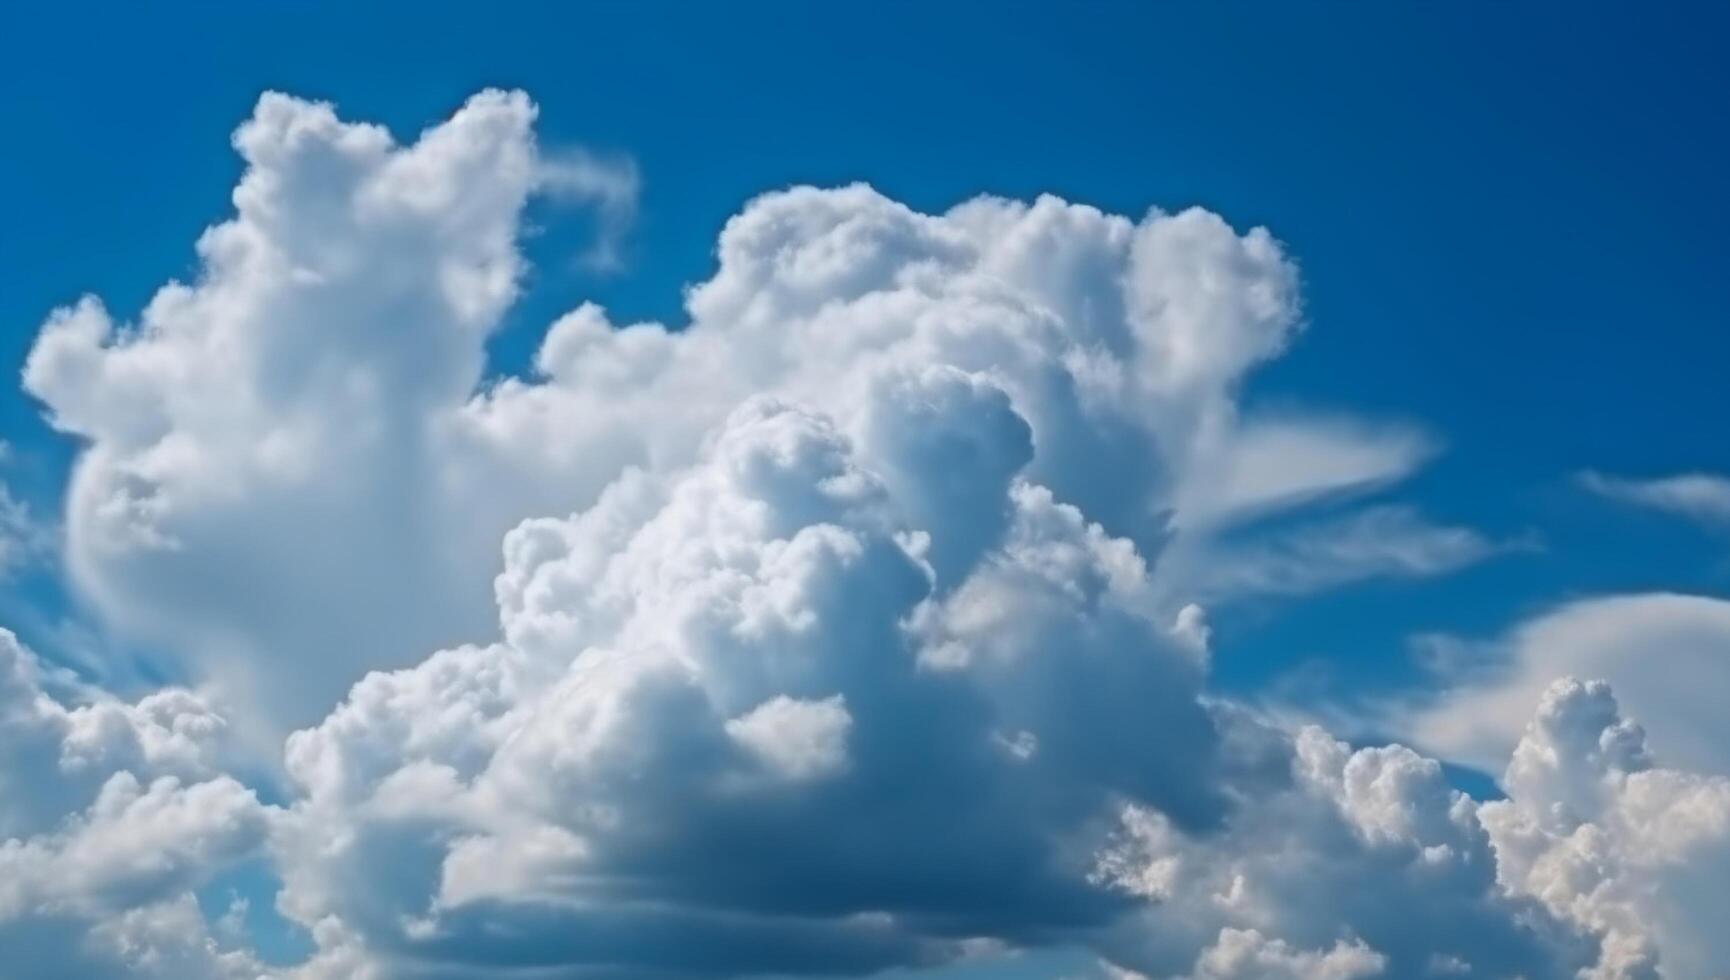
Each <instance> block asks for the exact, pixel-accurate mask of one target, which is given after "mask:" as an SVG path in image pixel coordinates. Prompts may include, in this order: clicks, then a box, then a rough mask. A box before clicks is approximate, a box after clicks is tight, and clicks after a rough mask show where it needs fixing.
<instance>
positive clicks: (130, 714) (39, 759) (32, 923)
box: [0, 630, 268, 980]
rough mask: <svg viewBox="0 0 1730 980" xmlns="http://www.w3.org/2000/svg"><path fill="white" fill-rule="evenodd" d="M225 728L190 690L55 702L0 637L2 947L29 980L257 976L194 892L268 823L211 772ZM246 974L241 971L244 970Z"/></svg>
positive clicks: (254, 803) (28, 660) (32, 663)
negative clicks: (222, 943) (209, 921)
mask: <svg viewBox="0 0 1730 980" xmlns="http://www.w3.org/2000/svg"><path fill="white" fill-rule="evenodd" d="M222 728H223V724H222V721H221V719H220V718H218V717H217V716H215V715H214V714H212V713H211V712H210V710H209V709H208V708H207V707H205V706H204V705H203V704H202V703H201V702H200V701H199V700H198V699H197V698H196V697H194V696H193V695H191V694H189V693H187V692H184V691H164V692H161V693H158V694H153V695H151V696H150V697H148V698H145V699H144V700H143V701H141V702H139V703H137V704H124V703H120V702H116V701H113V700H112V699H108V698H101V697H98V698H97V699H96V700H93V701H91V702H89V703H85V704H79V705H77V706H74V707H68V706H66V705H65V704H63V703H61V702H60V701H59V700H56V699H55V698H54V697H52V696H50V694H49V693H48V692H47V690H46V689H45V687H44V683H43V673H42V669H41V666H40V664H39V662H38V661H37V660H36V658H35V657H34V656H33V655H32V654H31V653H30V652H29V651H28V650H26V649H24V648H23V647H22V646H20V645H19V644H18V642H17V640H16V639H15V638H14V637H13V635H12V634H11V633H9V632H6V631H4V630H0V949H4V950H6V952H7V970H8V973H9V975H15V976H19V977H22V978H27V980H33V978H38V977H41V978H51V977H73V976H137V977H160V978H162V980H168V978H177V977H206V976H208V977H240V976H248V975H251V976H256V971H257V967H256V964H255V963H254V962H253V960H252V958H251V957H250V956H249V955H248V954H246V953H245V952H243V951H239V950H224V949H222V948H220V947H219V946H218V944H217V943H216V941H215V940H214V939H212V938H211V937H210V936H209V934H208V930H207V928H206V924H205V921H204V919H203V917H202V916H201V915H199V914H198V912H197V908H196V906H195V904H194V902H193V898H192V895H191V889H193V888H194V887H196V886H197V885H199V884H200V883H202V882H204V881H206V880H208V879H209V878H210V877H211V876H212V875H213V874H214V873H216V872H217V871H218V870H220V869H221V868H222V867H223V866H224V865H225V864H228V863H232V862H234V861H237V860H239V859H241V858H243V857H246V856H247V855H249V854H251V853H254V852H256V851H258V850H259V849H260V848H261V847H262V846H263V843H264V839H265V836H266V831H267V823H268V814H267V811H266V810H265V808H263V807H261V806H260V805H259V803H258V800H257V799H256V797H255V796H254V795H253V793H252V791H251V790H249V789H246V788H245V787H243V786H242V785H241V784H240V783H239V782H237V781H235V780H234V779H233V778H232V777H230V776H226V775H216V774H214V773H213V772H212V769H211V766H212V763H213V762H214V760H215V758H216V755H217V752H216V750H217V744H216V743H217V740H218V738H219V737H220V735H221V734H222ZM249 970H250V971H252V972H251V973H248V971H249Z"/></svg>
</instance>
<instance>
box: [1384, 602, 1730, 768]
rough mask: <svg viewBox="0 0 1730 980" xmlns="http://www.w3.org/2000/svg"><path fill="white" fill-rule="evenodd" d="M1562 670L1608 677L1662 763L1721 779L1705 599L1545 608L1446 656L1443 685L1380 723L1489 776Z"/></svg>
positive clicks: (1717, 664) (1725, 657) (1727, 754)
mask: <svg viewBox="0 0 1730 980" xmlns="http://www.w3.org/2000/svg"><path fill="white" fill-rule="evenodd" d="M1569 674H1572V675H1577V676H1581V677H1598V678H1604V679H1606V680H1608V681H1609V682H1610V684H1611V685H1612V686H1614V687H1615V689H1616V694H1617V697H1618V698H1619V699H1620V700H1621V702H1622V703H1623V704H1624V705H1626V706H1627V707H1628V709H1629V710H1630V711H1631V712H1632V713H1633V714H1634V715H1635V716H1636V717H1638V718H1640V719H1642V720H1643V722H1644V724H1645V725H1646V726H1647V731H1648V733H1649V735H1650V738H1651V740H1652V744H1653V747H1654V749H1655V750H1656V751H1657V752H1658V753H1659V754H1660V755H1662V756H1663V757H1664V758H1665V759H1668V760H1670V761H1671V762H1673V763H1674V764H1676V765H1679V766H1682V767H1684V768H1686V769H1691V770H1697V771H1702V772H1711V773H1717V774H1719V775H1725V776H1730V717H1727V716H1726V713H1725V712H1724V710H1723V703H1722V701H1723V692H1724V691H1726V690H1730V602H1726V601H1725V600H1723V599H1717V598H1713V597H1709V596H1695V595H1676V594H1668V593H1647V594H1634V595H1624V596H1608V597H1602V598H1596V599H1583V600H1579V601H1576V602H1572V603H1568V604H1566V605H1563V606H1560V607H1558V608H1556V609H1553V610H1550V611H1548V612H1546V613H1543V614H1541V615H1539V616H1537V617H1535V618H1533V619H1532V620H1530V621H1528V622H1526V623H1523V624H1521V625H1520V626H1518V627H1516V628H1515V629H1513V630H1512V631H1511V632H1510V633H1509V634H1508V635H1507V636H1506V637H1503V638H1501V639H1498V640H1495V641H1492V642H1490V643H1488V644H1477V645H1474V644H1467V646H1466V648H1465V649H1464V650H1460V651H1457V652H1456V655H1455V656H1453V657H1452V658H1450V660H1449V662H1448V663H1447V664H1445V665H1443V670H1442V676H1441V680H1442V681H1443V682H1444V683H1445V684H1446V685H1447V687H1446V689H1445V690H1444V692H1443V693H1442V694H1441V695H1439V696H1437V697H1432V698H1427V699H1425V700H1424V701H1423V702H1421V703H1418V704H1413V705H1407V706H1403V707H1402V708H1401V709H1400V710H1398V711H1395V712H1394V714H1393V716H1392V717H1391V718H1390V720H1389V722H1388V727H1389V728H1390V729H1391V730H1394V731H1398V732H1401V733H1403V734H1405V735H1406V736H1408V737H1410V738H1411V739H1412V740H1413V741H1414V742H1415V743H1416V744H1419V745H1422V746H1424V747H1425V748H1427V749H1429V750H1431V751H1435V752H1439V753H1441V754H1442V755H1443V756H1445V757H1447V758H1450V759H1455V760H1459V761H1463V762H1469V763H1471V764H1474V765H1477V766H1480V767H1482V768H1484V769H1486V770H1489V771H1492V772H1493V771H1496V770H1498V769H1499V768H1500V767H1501V764H1502V762H1503V760H1506V759H1507V758H1508V755H1509V753H1510V752H1511V751H1512V749H1513V747H1514V745H1515V744H1516V743H1518V742H1519V740H1520V738H1521V737H1522V733H1523V732H1524V730H1525V725H1526V721H1527V719H1529V718H1530V717H1531V716H1532V713H1533V712H1534V711H1535V710H1537V707H1538V705H1539V702H1540V700H1541V698H1542V696H1543V693H1544V691H1545V689H1546V688H1547V687H1548V686H1549V684H1550V682H1551V681H1552V680H1554V679H1555V678H1557V677H1560V676H1565V675H1569Z"/></svg>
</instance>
